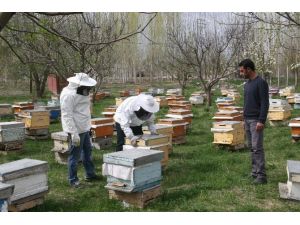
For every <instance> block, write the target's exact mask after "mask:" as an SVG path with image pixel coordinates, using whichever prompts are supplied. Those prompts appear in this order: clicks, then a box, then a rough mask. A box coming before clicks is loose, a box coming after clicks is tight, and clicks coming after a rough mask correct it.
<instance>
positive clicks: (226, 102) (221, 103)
mask: <svg viewBox="0 0 300 225" xmlns="http://www.w3.org/2000/svg"><path fill="white" fill-rule="evenodd" d="M216 104H217V107H218V109H223V108H224V107H228V106H234V100H233V98H231V97H223V98H217V100H216Z"/></svg>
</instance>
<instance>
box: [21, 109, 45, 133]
mask: <svg viewBox="0 0 300 225" xmlns="http://www.w3.org/2000/svg"><path fill="white" fill-rule="evenodd" d="M18 116H19V117H21V118H22V121H23V122H24V123H25V127H26V128H29V129H41V128H48V127H49V125H50V115H49V111H47V110H25V111H22V112H21V113H20V114H18Z"/></svg>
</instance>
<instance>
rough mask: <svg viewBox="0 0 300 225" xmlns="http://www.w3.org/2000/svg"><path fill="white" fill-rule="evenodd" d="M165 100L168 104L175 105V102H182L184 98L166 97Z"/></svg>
mask: <svg viewBox="0 0 300 225" xmlns="http://www.w3.org/2000/svg"><path fill="white" fill-rule="evenodd" d="M166 100H167V102H168V105H169V104H172V103H175V102H177V101H183V100H184V96H182V95H169V96H167V97H166Z"/></svg>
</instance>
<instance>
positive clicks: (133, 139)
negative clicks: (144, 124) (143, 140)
mask: <svg viewBox="0 0 300 225" xmlns="http://www.w3.org/2000/svg"><path fill="white" fill-rule="evenodd" d="M139 138H140V137H139V136H133V137H132V138H131V139H130V144H131V145H132V146H134V147H136V146H137V140H138V139H139Z"/></svg>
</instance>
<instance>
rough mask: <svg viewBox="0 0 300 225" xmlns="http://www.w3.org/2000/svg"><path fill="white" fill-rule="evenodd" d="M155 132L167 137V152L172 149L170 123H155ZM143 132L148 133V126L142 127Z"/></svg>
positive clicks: (171, 128)
mask: <svg viewBox="0 0 300 225" xmlns="http://www.w3.org/2000/svg"><path fill="white" fill-rule="evenodd" d="M155 126H156V132H157V133H158V134H162V135H166V136H168V137H169V142H168V148H169V149H168V152H169V153H171V152H172V150H173V147H172V134H173V127H172V126H171V125H164V124H156V125H155ZM143 132H144V134H150V133H151V132H150V131H149V129H148V127H143Z"/></svg>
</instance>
